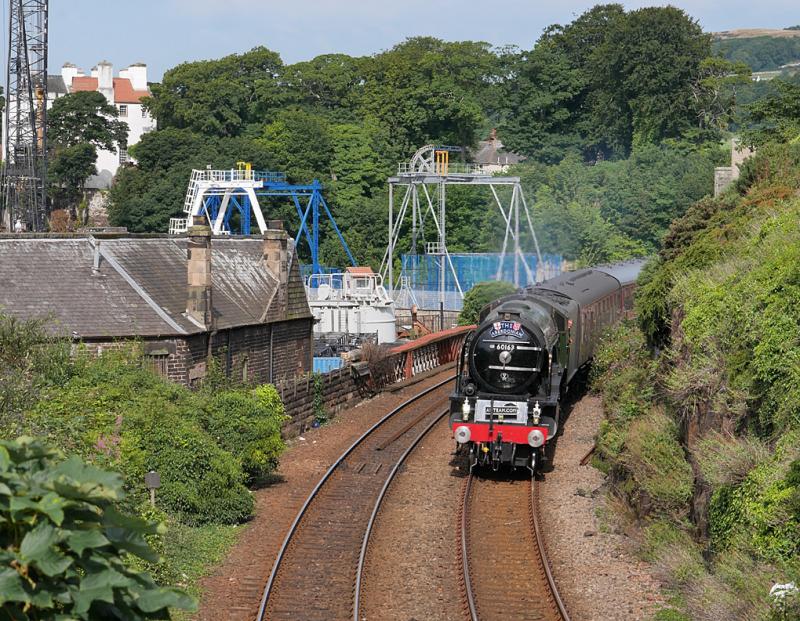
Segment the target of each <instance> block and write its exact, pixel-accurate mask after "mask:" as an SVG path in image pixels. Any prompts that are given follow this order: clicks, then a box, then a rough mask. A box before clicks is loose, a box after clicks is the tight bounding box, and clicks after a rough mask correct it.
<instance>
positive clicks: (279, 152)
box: [258, 108, 333, 183]
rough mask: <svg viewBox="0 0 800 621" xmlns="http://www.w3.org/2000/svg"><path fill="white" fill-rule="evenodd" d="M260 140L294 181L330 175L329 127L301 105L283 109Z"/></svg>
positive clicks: (268, 125) (298, 181)
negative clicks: (301, 107) (300, 106)
mask: <svg viewBox="0 0 800 621" xmlns="http://www.w3.org/2000/svg"><path fill="white" fill-rule="evenodd" d="M258 142H259V144H260V145H261V146H262V147H263V148H264V149H265V150H266V151H267V152H269V153H271V154H272V155H273V157H275V159H276V160H277V161H279V162H281V168H282V170H284V171H285V172H286V173H287V174H288V176H289V179H290V180H292V181H294V182H295V183H308V182H310V181H311V180H312V179H314V178H320V177H328V176H330V166H331V157H332V155H333V153H332V148H331V138H330V127H329V124H328V121H327V119H325V118H324V117H322V116H319V115H317V114H314V113H312V112H306V111H305V110H301V109H298V108H293V109H289V110H281V111H280V112H278V113H277V114H276V115H275V117H274V120H273V121H272V122H271V123H269V124H267V125H266V127H265V128H264V135H263V137H262V138H261V139H260V140H259V141H258Z"/></svg>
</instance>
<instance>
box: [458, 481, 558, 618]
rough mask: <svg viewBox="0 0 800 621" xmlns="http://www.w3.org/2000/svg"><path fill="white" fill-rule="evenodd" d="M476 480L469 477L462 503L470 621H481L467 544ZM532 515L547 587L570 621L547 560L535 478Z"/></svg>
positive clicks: (462, 561)
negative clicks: (473, 488) (471, 498)
mask: <svg viewBox="0 0 800 621" xmlns="http://www.w3.org/2000/svg"><path fill="white" fill-rule="evenodd" d="M474 478H475V477H474V475H472V474H470V475H469V478H468V479H467V484H466V486H465V489H464V498H463V502H462V510H461V566H462V569H463V572H464V590H465V594H466V596H467V604H468V606H469V615H470V621H480V620H479V618H478V609H477V606H476V604H475V594H474V592H473V590H472V579H471V577H470V571H469V554H468V553H469V549H468V544H467V512H468V509H469V495H470V491H471V488H472V481H473V479H474ZM530 514H531V518H532V522H533V530H534V534H535V536H536V547H537V552H538V554H539V558H540V559H541V561H542V568H543V569H544V573H545V576H546V578H547V585H548V588H549V590H550V594H551V595H552V597H553V601H554V603H555V605H556V608H557V609H558V614H559V615H560V616H561V619H562V621H570V617H569V613H568V612H567V607H566V606H565V605H564V601H563V600H562V599H561V595H560V593H559V592H558V586H557V585H556V581H555V578H554V577H553V572H552V570H551V569H550V561H549V560H548V558H547V551H546V549H545V542H544V536H543V534H542V528H541V524H540V521H539V503H538V492H537V486H536V478H535V477H534V478H532V479H531V494H530Z"/></svg>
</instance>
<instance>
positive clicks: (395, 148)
mask: <svg viewBox="0 0 800 621" xmlns="http://www.w3.org/2000/svg"><path fill="white" fill-rule="evenodd" d="M707 56H708V38H707V37H706V36H705V35H703V34H702V33H701V32H700V30H699V28H698V26H697V25H696V24H695V23H694V22H693V21H692V20H691V19H690V18H689V17H688V16H686V15H685V14H684V13H682V12H681V11H679V10H677V9H674V8H654V9H643V10H640V11H631V12H626V11H625V10H624V8H623V7H622V6H620V5H601V6H597V7H595V8H593V9H591V10H589V11H587V12H586V13H584V14H583V15H580V16H579V17H578V18H577V19H575V20H574V21H573V22H572V23H571V24H568V25H567V26H563V27H562V26H553V27H551V28H550V29H548V31H547V32H546V33H545V35H544V36H543V37H542V38H541V39H540V40H539V41H538V42H537V44H536V46H535V47H534V48H533V49H532V50H530V51H525V52H520V51H519V50H515V49H512V48H502V49H492V48H490V46H489V45H488V44H486V43H482V42H472V41H462V42H446V41H442V40H439V39H435V38H432V37H415V38H411V39H408V40H406V41H404V42H402V43H400V44H398V45H395V46H394V47H392V48H391V49H388V50H386V51H383V52H381V53H378V54H375V55H373V56H369V57H363V58H353V57H350V56H347V55H344V54H327V55H323V56H319V57H317V58H314V59H312V60H310V61H307V62H301V63H296V64H294V65H288V66H287V65H284V64H283V63H282V62H281V60H280V58H279V57H278V55H277V54H276V53H274V52H271V51H270V50H267V49H265V48H256V49H254V50H251V51H250V52H246V53H244V54H234V55H230V56H226V57H224V58H221V59H218V60H211V61H198V62H190V63H184V64H182V65H179V66H178V67H175V68H173V69H171V70H169V71H167V73H166V74H165V75H164V79H163V82H162V83H161V84H159V85H153V97H152V98H151V99H150V100H149V101H148V102H147V106H148V107H149V108H150V110H151V112H152V113H153V114H154V115H155V116H156V118H157V119H158V125H159V130H158V131H156V132H151V133H150V134H148V135H146V136H145V137H144V139H143V140H142V142H141V143H140V144H138V145H137V146H136V148H135V149H133V150H132V155H133V156H134V157H135V158H136V159H137V160H138V163H137V164H136V165H135V166H129V167H125V168H124V169H122V170H121V171H120V172H119V173H118V175H117V178H116V180H115V183H114V186H113V188H112V190H111V192H110V208H109V217H110V220H111V223H112V224H115V225H122V226H127V227H128V228H129V230H131V231H136V232H143V231H164V230H165V229H166V227H167V223H168V219H169V218H170V217H172V216H180V215H181V213H182V212H181V208H182V205H183V195H184V190H185V187H186V183H187V180H188V177H189V171H190V170H191V168H204V167H205V166H207V165H211V166H213V167H219V168H231V167H233V166H234V165H235V162H237V161H240V160H245V161H251V162H252V163H253V165H254V167H255V168H257V169H258V168H267V169H269V168H274V167H278V168H279V169H282V170H285V171H286V172H287V173H288V175H289V177H290V179H291V180H293V181H297V182H308V181H310V180H311V179H313V178H317V179H319V180H320V181H321V182H322V183H323V184H324V185H325V186H326V188H327V190H328V195H327V198H328V200H329V203H330V205H331V208H332V210H333V211H334V213H335V215H336V218H337V220H338V222H339V224H340V226H341V227H342V229H343V230H345V232H346V233H345V234H346V235H347V237H348V241H349V243H350V246H351V248H352V249H353V251H354V252H355V253H356V260H357V261H358V262H360V263H362V264H370V265H372V266H373V267H376V266H377V264H378V263H380V261H381V257H382V256H383V250H384V248H385V245H386V240H385V239H383V231H384V230H385V221H386V215H385V210H386V204H387V198H388V197H387V196H386V188H385V179H386V177H387V176H389V175H391V174H393V172H394V171H396V166H397V162H398V161H402V160H407V159H408V158H409V157H410V156H411V154H412V153H413V152H414V151H415V150H416V149H418V148H419V147H421V146H422V145H425V144H450V145H456V146H461V147H470V148H474V146H475V143H476V141H477V139H478V138H480V137H482V136H485V135H486V133H488V131H489V129H490V128H491V127H495V126H499V127H500V128H501V137H502V140H503V141H504V142H505V143H506V145H507V146H508V147H510V148H511V149H514V150H516V151H517V152H521V153H524V154H527V155H528V156H529V161H530V162H531V164H529V165H527V166H524V167H521V168H520V172H521V174H522V175H523V176H525V177H528V178H529V179H531V181H529V182H527V183H526V186H527V187H526V190H527V194H528V196H533V195H536V196H537V201H536V205H535V206H534V218H535V219H536V226H537V232H539V233H541V234H542V248H543V249H544V250H545V251H548V252H556V253H559V254H564V256H566V257H567V258H569V259H571V260H576V261H578V262H580V263H581V264H593V263H597V262H603V261H614V260H618V259H623V258H629V257H632V256H641V255H643V254H646V253H648V252H651V251H652V250H653V249H655V248H656V247H657V246H658V244H659V242H660V238H661V236H662V234H663V233H664V230H665V229H666V227H667V225H668V223H669V221H670V220H671V219H672V218H674V217H675V216H678V215H680V214H682V213H683V212H684V211H685V209H686V208H687V206H688V205H689V204H690V203H691V202H693V201H695V200H697V199H698V198H700V197H701V196H702V195H704V194H706V193H709V192H710V191H711V188H712V174H713V167H714V165H715V164H717V163H720V162H718V160H719V154H718V152H717V150H716V149H714V148H707V149H706V148H703V147H702V145H703V144H705V142H704V141H707V140H714V139H715V138H716V137H717V132H718V131H719V130H720V128H722V127H723V126H724V125H725V124H726V123H727V121H728V118H729V116H730V113H731V109H730V107H731V103H732V101H733V95H734V91H733V89H732V88H731V87H730V85H731V84H732V83H734V82H735V81H736V80H738V79H741V74H742V72H740V71H739V70H740V69H741V67H735V66H734V65H731V64H729V63H728V64H726V63H725V61H720V60H716V61H715V60H708V59H706V57H707ZM729 69H730V70H731V71H733V74H734V75H733V76H731V75H729V73H730V71H729ZM742 71H744V70H742ZM223 85H224V86H223ZM220 93H225V96H224V97H222V96H221V95H220ZM709 144H710V143H709ZM697 145H701V146H699V147H698V146H697ZM631 152H632V153H633V157H632V158H631V160H630V161H625V162H622V161H619V162H615V161H609V160H614V159H617V158H623V157H627V156H628V155H629V154H630V153H631ZM452 157H453V158H454V159H455V158H456V157H457V156H456V155H455V154H454V155H453V156H452ZM565 158H566V164H565V165H564V166H563V167H562V166H560V165H558V164H559V162H562V160H565ZM535 162H544V163H547V164H552V165H554V166H555V168H553V169H538V168H536V167H535V165H534V163H535ZM581 162H591V163H594V164H597V165H596V166H594V167H588V166H582V164H581ZM581 168H583V169H585V170H581ZM570 175H574V176H575V177H574V181H573V180H570ZM542 177H546V179H543V178H542ZM545 186H546V187H545ZM491 201H492V197H491V196H478V197H476V196H475V192H474V191H471V192H470V191H469V190H468V189H466V188H454V189H453V191H452V192H451V193H450V194H449V196H448V235H449V239H450V244H451V247H452V249H454V250H459V251H465V252H486V251H488V252H496V251H498V250H499V248H500V245H501V243H502V237H501V236H502V230H503V229H504V226H503V222H502V217H501V216H500V214H499V212H498V210H497V209H496V208H495V207H494V205H493V204H492V202H491ZM268 208H269V209H270V211H271V213H272V214H273V216H274V217H277V218H282V219H284V220H285V222H286V224H287V227H288V228H289V229H290V233H291V234H293V235H294V234H296V233H297V231H296V230H292V229H293V227H296V226H297V218H296V213H295V210H294V206H293V205H291V204H289V203H288V202H283V201H274V202H273V203H271V204H270V205H268ZM476 231H477V234H476ZM423 237H424V235H423ZM423 241H426V240H423ZM523 243H524V244H525V245H526V247H530V248H532V247H533V240H532V239H530V236H529V234H528V233H524V235H523ZM320 246H321V255H322V260H323V262H325V263H327V264H329V265H340V266H341V265H344V264H345V263H346V262H347V261H348V258H347V257H346V256H345V253H344V252H343V251H342V250H341V248H340V247H339V243H338V240H337V239H336V236H335V235H334V234H333V231H332V230H329V229H328V228H327V227H323V230H322V234H321V239H320ZM398 250H399V251H401V252H403V251H408V250H410V247H409V245H408V244H407V241H404V240H401V242H400V247H399V248H398ZM299 252H300V253H301V259H304V260H305V259H307V256H306V253H307V249H306V248H305V247H304V246H303V245H301V247H300V248H299Z"/></svg>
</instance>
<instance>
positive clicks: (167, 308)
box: [0, 221, 313, 385]
mask: <svg viewBox="0 0 800 621" xmlns="http://www.w3.org/2000/svg"><path fill="white" fill-rule="evenodd" d="M270 225H271V228H270V229H269V230H268V231H266V233H265V234H264V235H263V236H262V237H233V236H232V237H224V238H220V237H215V238H213V240H212V238H211V234H210V230H209V228H208V227H207V226H195V227H192V228H191V229H190V231H189V234H188V235H187V236H185V237H166V236H160V237H134V236H129V235H127V234H100V233H96V234H87V235H82V236H69V237H68V236H60V237H53V236H46V235H39V236H37V235H22V236H20V235H15V236H11V235H8V236H3V237H0V313H5V314H9V315H12V316H15V317H18V318H20V319H29V318H34V317H44V318H47V319H48V320H49V324H48V325H49V326H50V327H51V329H52V330H53V331H55V332H57V333H59V334H63V335H66V336H71V337H72V338H73V339H74V340H76V341H80V342H82V343H84V344H85V345H86V346H87V347H88V348H89V349H90V350H93V351H96V352H98V353H102V351H103V350H104V349H106V348H109V347H118V346H119V344H120V343H125V342H126V341H130V340H131V339H136V340H138V341H141V342H142V344H143V347H144V351H145V354H146V355H147V356H149V357H150V359H151V360H152V362H153V364H154V365H155V367H156V369H157V370H158V371H159V372H160V373H162V374H163V375H164V376H166V377H169V378H170V379H172V380H174V381H176V382H180V383H183V384H186V385H193V384H195V383H196V382H197V381H198V380H200V379H202V378H203V377H204V376H205V375H206V373H207V371H208V361H209V356H213V357H214V358H215V359H216V360H217V362H218V363H219V364H220V366H221V368H222V369H223V370H224V371H225V373H226V374H228V375H229V376H232V377H234V378H236V379H242V380H246V381H251V382H259V383H263V382H277V381H280V380H283V379H288V378H291V377H294V376H296V375H299V374H303V373H306V372H309V371H310V370H311V368H312V325H313V318H312V315H311V312H310V310H309V307H308V302H307V300H306V293H305V288H304V286H303V281H302V278H301V276H300V268H299V262H298V260H297V257H296V254H295V252H294V245H293V243H292V241H291V240H289V239H288V238H287V235H286V232H285V231H284V230H283V229H282V225H281V224H280V223H279V222H275V221H273V222H271V223H270Z"/></svg>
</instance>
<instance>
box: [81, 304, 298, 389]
mask: <svg viewBox="0 0 800 621" xmlns="http://www.w3.org/2000/svg"><path fill="white" fill-rule="evenodd" d="M311 322H312V320H311V319H296V320H292V321H282V322H277V323H271V324H262V325H256V326H242V327H239V328H233V329H231V330H220V331H219V332H215V333H214V334H213V336H211V337H209V335H208V334H194V335H190V336H186V337H173V338H168V339H159V340H141V341H140V342H141V344H142V349H143V351H144V354H145V356H146V357H147V358H148V359H149V360H150V362H151V363H152V364H153V367H154V369H155V370H156V371H157V372H158V373H160V374H161V375H163V376H164V377H166V378H168V379H170V380H172V381H173V382H176V383H178V384H184V385H185V386H190V387H195V386H197V385H199V383H200V382H201V381H202V379H203V378H204V377H205V376H206V375H207V373H208V362H207V357H208V339H209V338H211V353H212V355H213V356H214V358H215V359H216V361H217V362H218V364H219V365H220V368H221V370H222V372H223V373H225V375H226V376H227V377H230V378H231V379H234V380H236V381H242V382H245V383H250V384H267V383H275V382H280V381H286V380H289V379H290V378H293V377H296V376H300V375H303V374H305V373H308V372H310V371H311V369H312V364H313V362H312V323H311ZM129 342H130V341H128V340H127V339H118V340H115V341H100V340H96V341H91V342H85V343H84V345H85V346H86V348H87V349H88V350H89V351H91V352H92V353H94V354H95V355H99V354H101V353H102V352H103V351H104V350H107V349H111V348H120V347H123V346H125V345H126V344H128V343H129Z"/></svg>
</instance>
